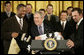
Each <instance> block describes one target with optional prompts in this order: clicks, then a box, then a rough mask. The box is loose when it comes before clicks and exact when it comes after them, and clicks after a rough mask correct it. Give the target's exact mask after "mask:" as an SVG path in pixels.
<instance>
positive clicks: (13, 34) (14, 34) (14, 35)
mask: <svg viewBox="0 0 84 55" xmlns="http://www.w3.org/2000/svg"><path fill="white" fill-rule="evenodd" d="M18 35H19V34H18V33H16V32H13V33H12V34H11V36H12V37H14V38H16V37H17V36H18Z"/></svg>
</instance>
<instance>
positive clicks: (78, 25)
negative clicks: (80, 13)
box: [77, 17, 83, 26]
mask: <svg viewBox="0 0 84 55" xmlns="http://www.w3.org/2000/svg"><path fill="white" fill-rule="evenodd" d="M82 20H83V17H82V18H81V19H80V20H79V22H78V23H77V25H78V26H79V25H80V23H81V21H82Z"/></svg>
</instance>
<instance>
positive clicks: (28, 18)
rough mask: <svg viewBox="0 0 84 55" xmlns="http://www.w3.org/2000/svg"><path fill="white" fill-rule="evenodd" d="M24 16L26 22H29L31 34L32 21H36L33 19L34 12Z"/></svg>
mask: <svg viewBox="0 0 84 55" xmlns="http://www.w3.org/2000/svg"><path fill="white" fill-rule="evenodd" d="M24 18H25V19H26V22H27V23H28V28H29V31H28V32H29V35H31V25H32V23H34V21H33V18H34V17H33V13H31V14H30V15H29V17H27V14H26V15H25V17H24Z"/></svg>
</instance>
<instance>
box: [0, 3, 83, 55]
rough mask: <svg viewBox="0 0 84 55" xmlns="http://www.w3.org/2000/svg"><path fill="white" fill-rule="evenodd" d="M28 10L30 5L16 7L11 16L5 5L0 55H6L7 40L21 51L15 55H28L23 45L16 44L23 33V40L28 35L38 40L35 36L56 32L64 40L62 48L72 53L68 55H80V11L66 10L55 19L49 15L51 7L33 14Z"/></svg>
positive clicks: (81, 41) (81, 37)
mask: <svg viewBox="0 0 84 55" xmlns="http://www.w3.org/2000/svg"><path fill="white" fill-rule="evenodd" d="M32 8H33V7H32V5H31V4H27V5H24V4H19V5H18V6H17V13H16V14H15V13H14V12H11V11H10V9H11V3H10V2H6V3H5V11H4V12H2V13H1V41H2V49H3V51H2V53H4V54H8V50H9V47H10V43H11V39H12V38H15V39H16V40H17V42H18V45H19V47H20V49H21V51H20V52H19V54H28V51H27V49H26V47H27V44H25V43H24V42H22V41H21V40H20V38H21V35H22V34H23V33H27V37H28V36H29V35H30V36H31V40H32V39H35V40H40V37H39V35H43V34H46V33H52V32H60V33H61V35H62V36H63V38H64V39H65V40H68V42H67V43H66V45H67V46H68V47H69V48H71V49H73V50H72V52H70V53H72V54H83V11H82V10H81V9H80V8H73V7H68V8H67V10H63V11H61V12H60V15H59V17H58V16H56V15H54V14H53V5H52V4H48V5H47V8H46V10H45V9H40V10H39V11H36V12H35V13H34V14H33V13H32ZM46 12H47V13H46ZM28 44H31V41H30V43H28ZM66 53H67V52H65V53H64V54H66ZM68 54H69V52H68Z"/></svg>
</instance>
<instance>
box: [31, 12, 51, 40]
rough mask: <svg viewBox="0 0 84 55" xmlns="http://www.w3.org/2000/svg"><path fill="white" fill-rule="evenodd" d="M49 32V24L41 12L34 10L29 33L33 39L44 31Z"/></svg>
mask: <svg viewBox="0 0 84 55" xmlns="http://www.w3.org/2000/svg"><path fill="white" fill-rule="evenodd" d="M49 32H51V29H50V26H49V25H48V24H47V23H46V21H44V15H43V14H42V13H41V12H36V13H35V14H34V23H33V24H32V27H31V34H32V38H33V39H36V40H37V39H40V37H37V36H39V35H43V34H45V33H49Z"/></svg>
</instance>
